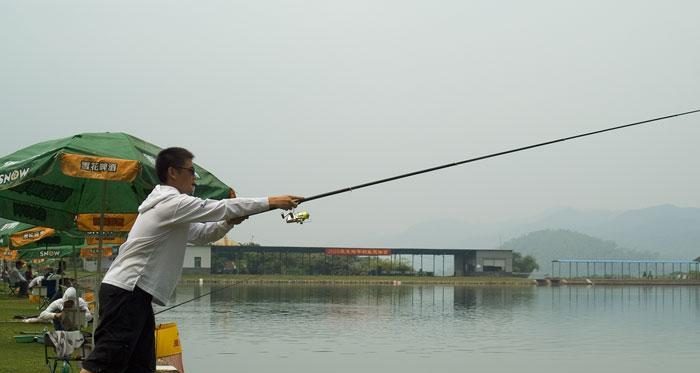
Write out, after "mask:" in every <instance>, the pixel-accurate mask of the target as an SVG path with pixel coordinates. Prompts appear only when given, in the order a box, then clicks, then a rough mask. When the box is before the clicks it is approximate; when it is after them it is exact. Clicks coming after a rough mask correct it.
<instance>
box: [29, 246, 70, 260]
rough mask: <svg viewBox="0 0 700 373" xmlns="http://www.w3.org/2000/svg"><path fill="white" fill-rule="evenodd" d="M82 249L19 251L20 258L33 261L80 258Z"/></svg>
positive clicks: (58, 248) (64, 247) (48, 248)
mask: <svg viewBox="0 0 700 373" xmlns="http://www.w3.org/2000/svg"><path fill="white" fill-rule="evenodd" d="M79 255H80V248H78V247H73V246H52V247H35V248H32V249H22V250H19V256H18V258H19V259H21V260H32V259H61V258H67V257H78V256H79Z"/></svg>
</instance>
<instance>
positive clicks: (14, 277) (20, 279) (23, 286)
mask: <svg viewBox="0 0 700 373" xmlns="http://www.w3.org/2000/svg"><path fill="white" fill-rule="evenodd" d="M22 264H24V263H22V261H21V260H18V261H16V262H15V268H12V269H11V270H10V284H12V286H14V287H18V288H19V293H17V296H19V297H22V296H27V285H28V283H27V279H25V278H24V276H22V273H20V271H19V270H20V269H21V268H22Z"/></svg>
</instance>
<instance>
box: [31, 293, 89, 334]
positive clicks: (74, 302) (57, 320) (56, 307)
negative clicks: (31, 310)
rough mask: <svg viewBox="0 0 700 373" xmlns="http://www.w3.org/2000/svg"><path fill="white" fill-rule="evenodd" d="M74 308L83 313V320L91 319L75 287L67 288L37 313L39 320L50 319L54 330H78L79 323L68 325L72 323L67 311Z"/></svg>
mask: <svg viewBox="0 0 700 373" xmlns="http://www.w3.org/2000/svg"><path fill="white" fill-rule="evenodd" d="M74 309H78V310H80V311H81V312H83V313H84V314H85V321H90V320H92V314H91V313H90V309H89V308H88V305H87V302H85V300H83V298H78V293H77V292H76V291H75V288H72V287H70V288H68V289H66V291H65V292H63V297H62V298H61V299H56V300H55V301H53V302H51V304H49V306H48V307H46V309H45V310H44V311H42V312H41V314H40V315H39V319H41V320H52V321H53V326H54V328H55V329H56V330H78V329H80V326H81V325H68V324H69V323H72V321H71V320H68V318H67V317H66V316H67V313H68V312H69V311H72V310H74Z"/></svg>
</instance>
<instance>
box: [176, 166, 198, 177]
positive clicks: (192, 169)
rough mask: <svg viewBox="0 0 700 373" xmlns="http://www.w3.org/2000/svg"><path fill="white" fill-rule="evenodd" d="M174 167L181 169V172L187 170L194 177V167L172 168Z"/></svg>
mask: <svg viewBox="0 0 700 373" xmlns="http://www.w3.org/2000/svg"><path fill="white" fill-rule="evenodd" d="M172 167H173V168H177V169H180V170H187V171H189V172H190V175H192V176H194V167H178V166H172Z"/></svg>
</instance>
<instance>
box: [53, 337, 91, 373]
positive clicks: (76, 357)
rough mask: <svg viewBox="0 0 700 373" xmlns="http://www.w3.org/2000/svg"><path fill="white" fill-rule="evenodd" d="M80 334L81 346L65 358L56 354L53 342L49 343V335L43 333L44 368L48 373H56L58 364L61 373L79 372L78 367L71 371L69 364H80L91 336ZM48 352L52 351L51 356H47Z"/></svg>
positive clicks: (85, 355) (85, 354) (71, 366)
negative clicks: (81, 336)
mask: <svg viewBox="0 0 700 373" xmlns="http://www.w3.org/2000/svg"><path fill="white" fill-rule="evenodd" d="M81 333H82V335H83V339H84V341H83V344H82V345H81V346H80V347H79V348H78V349H77V350H74V351H73V353H72V354H71V355H70V356H67V357H61V356H58V355H57V354H56V345H54V343H53V341H51V337H50V336H49V333H48V332H47V333H44V363H45V364H46V368H47V369H48V370H49V373H56V369H57V368H58V367H59V364H60V366H61V370H60V372H61V373H69V372H73V371H76V372H77V371H79V369H80V366H76V367H75V368H76V369H73V365H72V364H71V362H73V363H75V362H78V363H79V362H82V361H83V359H84V358H85V357H87V354H88V350H87V346H88V345H89V344H90V343H91V341H92V335H91V334H90V333H88V332H81ZM49 350H52V351H53V354H49ZM76 365H78V364H76Z"/></svg>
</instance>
